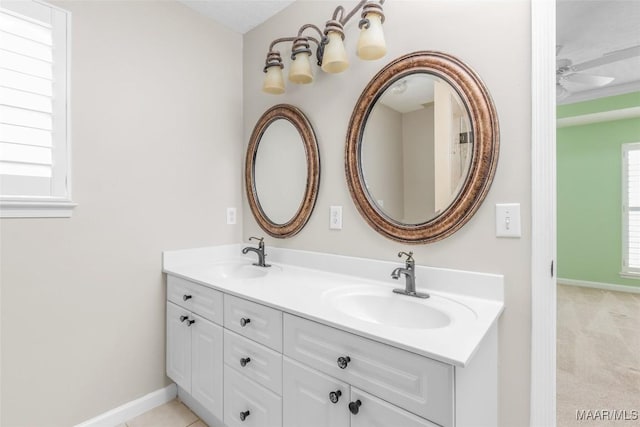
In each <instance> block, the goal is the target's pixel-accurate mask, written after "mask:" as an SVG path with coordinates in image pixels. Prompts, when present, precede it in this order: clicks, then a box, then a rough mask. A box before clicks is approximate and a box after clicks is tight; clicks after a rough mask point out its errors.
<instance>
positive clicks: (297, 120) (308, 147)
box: [244, 104, 320, 238]
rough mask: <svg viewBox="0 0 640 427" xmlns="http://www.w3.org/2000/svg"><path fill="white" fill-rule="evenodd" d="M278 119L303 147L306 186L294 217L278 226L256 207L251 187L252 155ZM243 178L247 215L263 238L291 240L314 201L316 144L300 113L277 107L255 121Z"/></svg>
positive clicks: (290, 107) (286, 106)
mask: <svg viewBox="0 0 640 427" xmlns="http://www.w3.org/2000/svg"><path fill="white" fill-rule="evenodd" d="M279 119H284V120H287V121H288V122H289V123H291V124H292V125H293V127H295V128H296V130H297V131H298V133H299V134H300V138H301V140H302V144H303V145H304V151H305V155H306V160H307V184H306V189H305V192H304V197H303V199H302V202H301V203H300V206H299V208H298V210H297V212H296V213H295V215H293V217H292V218H291V219H290V220H289V221H287V222H286V223H284V224H278V223H275V222H273V221H271V220H270V219H269V216H268V215H267V214H266V213H265V212H264V210H263V209H262V206H261V205H260V201H259V199H258V194H257V193H256V184H255V163H256V154H257V153H258V147H259V145H260V140H261V139H262V135H263V134H264V132H265V131H266V130H267V128H268V127H269V125H271V123H273V122H274V121H276V120H279ZM244 177H245V189H246V192H247V199H248V201H249V207H250V208H251V212H252V213H253V216H254V217H255V219H256V221H257V222H258V225H260V227H261V228H262V229H263V230H264V231H265V232H266V233H267V234H269V235H270V236H272V237H277V238H285V237H291V236H294V235H295V234H297V233H298V232H299V231H300V230H302V228H303V227H304V226H305V224H306V223H307V221H308V220H309V217H310V216H311V212H312V211H313V207H314V206H315V203H316V199H317V197H318V187H319V184H320V155H319V151H318V141H317V139H316V135H315V133H314V131H313V127H312V126H311V123H310V122H309V120H308V119H307V117H306V116H305V114H304V113H303V112H302V111H301V110H300V109H298V108H296V107H294V106H293V105H289V104H278V105H275V106H273V107H271V108H269V109H268V110H267V111H265V112H264V114H263V115H262V116H261V117H260V119H258V122H257V123H256V125H255V127H254V128H253V132H252V134H251V139H250V140H249V146H248V147H247V156H246V161H245V172H244Z"/></svg>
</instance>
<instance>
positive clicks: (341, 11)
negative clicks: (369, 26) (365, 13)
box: [333, 0, 385, 27]
mask: <svg viewBox="0 0 640 427" xmlns="http://www.w3.org/2000/svg"><path fill="white" fill-rule="evenodd" d="M369 1H371V0H361V1H360V2H359V3H358V4H357V5H356V7H354V8H353V9H352V10H351V12H349V13H348V14H347V15H346V16H345V15H344V7H343V6H338V7H336V10H334V11H333V19H334V20H337V21H338V22H340V24H342V25H343V26H344V25H345V24H346V23H347V22H349V20H350V19H351V18H353V15H355V14H356V13H357V12H358V11H359V10H360V9H362V7H363V6H364V5H365V4H366V3H367V2H369ZM384 1H385V0H380V5H381V6H382V5H383V4H384ZM338 13H339V14H340V19H338ZM383 19H384V18H383ZM360 27H361V26H360Z"/></svg>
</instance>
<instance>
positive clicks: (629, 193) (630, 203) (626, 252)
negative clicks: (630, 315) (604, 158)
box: [622, 142, 640, 276]
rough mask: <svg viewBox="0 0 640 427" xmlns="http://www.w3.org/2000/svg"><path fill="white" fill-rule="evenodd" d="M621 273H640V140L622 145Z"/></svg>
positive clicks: (635, 274)
mask: <svg viewBox="0 0 640 427" xmlns="http://www.w3.org/2000/svg"><path fill="white" fill-rule="evenodd" d="M622 245H623V248H622V253H623V260H622V274H623V275H633V276H638V275H640V142H634V143H630V144H623V145H622Z"/></svg>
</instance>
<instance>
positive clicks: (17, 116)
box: [0, 105, 53, 130]
mask: <svg viewBox="0 0 640 427" xmlns="http://www.w3.org/2000/svg"><path fill="white" fill-rule="evenodd" d="M0 123H5V124H14V125H19V126H25V127H30V128H34V129H43V130H52V129H53V127H52V125H53V123H52V118H51V114H47V113H39V112H37V111H30V110H23V109H21V108H14V107H8V106H4V105H0Z"/></svg>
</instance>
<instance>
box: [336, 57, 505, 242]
mask: <svg viewBox="0 0 640 427" xmlns="http://www.w3.org/2000/svg"><path fill="white" fill-rule="evenodd" d="M498 146H499V141H498V122H497V115H496V112H495V107H494V106H493V102H492V101H491V98H490V96H489V93H488V91H487V90H486V88H485V86H484V85H483V83H482V82H481V81H480V79H479V78H478V76H477V75H476V74H475V73H474V72H473V71H472V70H471V69H470V68H469V67H467V66H466V65H465V64H464V63H462V62H461V61H460V60H458V59H456V58H454V57H452V56H450V55H447V54H443V53H440V52H426V51H423V52H415V53H412V54H409V55H405V56H403V57H401V58H398V59H396V60H395V61H393V62H391V63H390V64H389V65H387V66H386V67H385V68H383V69H382V70H381V71H380V72H379V73H378V74H377V75H376V76H375V77H374V78H373V79H372V80H371V82H369V84H368V85H367V87H366V88H365V89H364V91H363V93H362V95H361V96H360V99H359V100H358V103H357V104H356V107H355V109H354V112H353V114H352V116H351V124H350V128H349V132H348V135H347V147H346V171H347V182H348V185H349V190H350V192H351V195H352V197H353V199H354V202H355V203H356V206H357V207H358V210H359V211H360V213H361V214H362V215H363V216H364V218H365V219H366V220H367V222H368V223H369V224H370V225H371V226H372V227H373V228H374V229H375V230H376V231H378V232H380V233H382V234H383V235H385V236H387V237H390V238H392V239H394V240H398V241H401V242H405V243H427V242H432V241H437V240H440V239H443V238H445V237H447V236H449V235H450V234H452V233H454V232H455V231H456V230H458V229H459V228H460V227H462V225H464V224H465V223H466V222H467V221H468V220H469V219H470V218H471V216H472V215H473V213H475V211H476V210H477V208H478V207H479V205H480V203H481V202H482V200H483V199H484V197H485V195H486V193H487V191H488V189H489V186H490V184H491V181H492V179H493V175H494V172H495V167H496V162H497V157H498Z"/></svg>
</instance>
